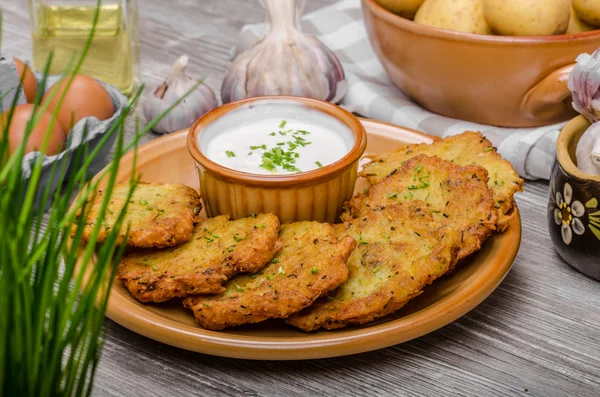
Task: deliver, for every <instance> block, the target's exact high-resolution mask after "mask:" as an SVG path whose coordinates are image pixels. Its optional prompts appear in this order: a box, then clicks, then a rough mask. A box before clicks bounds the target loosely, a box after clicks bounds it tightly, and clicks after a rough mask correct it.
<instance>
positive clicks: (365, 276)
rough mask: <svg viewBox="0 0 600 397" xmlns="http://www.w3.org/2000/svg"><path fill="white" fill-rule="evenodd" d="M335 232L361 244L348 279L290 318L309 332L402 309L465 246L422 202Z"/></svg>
mask: <svg viewBox="0 0 600 397" xmlns="http://www.w3.org/2000/svg"><path fill="white" fill-rule="evenodd" d="M335 231H336V235H337V236H338V238H343V237H344V236H350V237H354V238H355V239H356V240H357V241H358V245H357V247H356V249H354V251H353V252H352V254H351V255H350V258H349V259H348V269H349V274H348V280H347V281H346V283H344V284H343V285H342V286H340V287H339V288H338V289H336V290H335V291H334V292H333V294H332V295H330V296H328V297H326V298H322V299H319V300H318V301H317V302H316V303H315V304H314V305H312V306H310V307H308V308H306V309H305V310H303V311H301V312H299V313H297V314H294V315H292V316H290V317H289V318H288V319H287V320H286V322H287V323H288V324H291V325H293V326H295V327H298V328H300V329H302V330H304V331H314V330H316V329H319V328H326V329H336V328H342V327H345V326H346V325H348V324H364V323H368V322H370V321H373V320H375V319H377V318H379V317H383V316H386V315H388V314H390V313H393V312H395V311H397V310H398V309H400V308H401V307H402V306H404V305H405V304H406V303H407V302H408V301H409V300H410V299H412V298H414V297H415V296H417V295H419V294H420V293H421V292H422V290H423V288H424V287H425V286H426V285H428V284H431V282H432V281H433V280H435V279H436V278H438V277H440V276H442V275H443V274H445V273H446V272H448V271H449V270H451V269H452V266H453V264H454V263H455V262H456V260H455V256H456V252H457V249H458V244H459V243H460V235H459V233H456V232H452V231H451V230H450V228H448V227H447V226H445V225H444V224H440V223H439V222H436V221H434V219H433V217H432V215H431V211H430V210H429V208H428V207H427V205H426V204H425V203H423V202H421V201H414V202H410V203H402V204H394V205H389V206H387V207H385V208H383V209H381V210H375V211H369V212H367V213H366V214H365V215H364V216H363V217H361V218H360V219H356V220H353V221H351V222H347V223H344V224H339V225H335Z"/></svg>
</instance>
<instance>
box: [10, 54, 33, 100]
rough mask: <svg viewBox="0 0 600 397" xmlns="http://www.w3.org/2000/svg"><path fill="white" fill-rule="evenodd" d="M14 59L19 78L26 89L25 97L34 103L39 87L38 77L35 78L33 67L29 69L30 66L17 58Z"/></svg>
mask: <svg viewBox="0 0 600 397" xmlns="http://www.w3.org/2000/svg"><path fill="white" fill-rule="evenodd" d="M13 60H14V61H15V67H16V68H17V73H18V74H19V79H20V80H21V81H22V85H23V91H25V98H27V102H29V103H33V101H35V94H36V93H37V89H38V83H37V79H36V78H35V75H34V74H33V72H32V71H31V69H29V66H27V65H25V64H24V63H23V62H21V60H19V59H17V58H13ZM23 74H24V76H23Z"/></svg>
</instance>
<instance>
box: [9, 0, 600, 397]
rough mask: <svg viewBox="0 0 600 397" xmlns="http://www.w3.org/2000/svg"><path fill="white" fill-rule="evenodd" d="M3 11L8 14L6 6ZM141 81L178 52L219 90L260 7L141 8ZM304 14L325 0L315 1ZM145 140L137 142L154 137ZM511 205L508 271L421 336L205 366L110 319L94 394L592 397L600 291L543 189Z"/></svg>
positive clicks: (163, 69) (17, 8)
mask: <svg viewBox="0 0 600 397" xmlns="http://www.w3.org/2000/svg"><path fill="white" fill-rule="evenodd" d="M9 3H10V5H9ZM140 3H141V4H140V32H141V53H142V80H143V82H144V83H146V84H149V85H154V84H157V83H159V82H160V81H161V80H162V78H163V77H165V76H166V74H167V71H168V70H169V68H170V65H171V63H172V62H173V61H174V60H175V59H176V58H177V57H178V56H179V55H181V54H184V53H186V54H189V55H190V58H191V59H190V61H191V62H190V67H189V73H190V74H191V75H195V76H206V83H207V84H208V85H209V86H211V87H212V88H213V89H214V90H215V92H218V91H219V87H220V82H221V79H222V78H223V75H224V73H225V69H226V67H227V65H228V64H229V62H230V61H229V51H230V48H231V46H232V45H233V44H234V43H235V41H236V37H237V33H238V32H239V29H240V28H241V26H242V25H244V24H246V23H253V22H259V21H261V20H262V18H263V10H262V8H261V7H260V6H259V5H258V2H257V1H256V0H201V1H200V0H178V1H164V0H162V1H161V0H143V1H140ZM308 3H309V4H308V7H307V8H308V11H310V10H314V9H317V8H319V7H322V6H323V5H326V4H331V3H334V1H333V0H312V1H309V2H308ZM0 8H2V11H3V13H4V21H3V22H4V23H3V32H2V50H3V53H11V54H13V55H15V56H18V57H20V58H22V59H26V60H31V40H30V34H29V20H28V11H27V2H26V1H10V2H9V1H8V0H6V1H3V2H2V3H1V4H0ZM155 138H156V135H152V134H149V135H147V136H146V137H145V138H144V141H149V140H151V139H155ZM525 189H526V191H525V192H524V193H522V194H520V195H518V196H517V198H516V199H517V202H518V205H519V208H520V210H521V216H522V221H523V240H522V244H521V248H520V251H519V254H518V256H517V259H516V261H515V263H514V265H513V268H512V270H511V271H510V273H509V274H508V276H507V277H506V279H505V280H504V282H503V283H502V284H501V285H500V286H499V287H498V289H497V290H496V291H495V292H494V293H492V295H491V296H490V297H489V298H488V299H487V300H485V301H484V302H483V303H482V304H481V305H480V306H479V307H477V308H476V309H474V310H473V311H471V312H470V313H468V314H467V315H465V316H463V317H462V318H460V319H459V320H457V321H455V322H454V323H452V324H450V325H448V326H446V327H444V328H442V329H440V330H438V331H436V332H433V333H431V334H429V335H426V336H424V337H421V338H419V339H416V340H413V341H410V342H408V343H404V344H401V345H397V346H394V347H390V348H387V349H383V350H379V351H374V352H369V353H363V354H357V355H354V356H349V357H342V358H334V359H322V360H313V361H292V362H269V361H246V360H235V359H227V358H219V357H212V356H208V355H203V354H198V353H193V352H188V351H184V350H180V349H177V348H174V347H171V346H167V345H163V344H161V343H159V342H155V341H153V340H150V339H147V338H145V337H143V336H140V335H137V334H135V333H133V332H131V331H129V330H127V329H125V328H123V327H121V326H119V325H117V324H115V323H113V322H111V321H108V323H109V327H110V331H109V333H108V338H107V340H106V345H105V348H104V353H103V358H102V361H101V364H100V367H99V369H98V373H97V375H96V383H95V391H94V394H95V395H97V396H108V395H111V396H145V397H150V396H196V395H198V396H248V397H249V396H313V395H315V396H316V395H322V396H333V395H338V396H388V395H389V396H398V395H403V396H404V395H406V396H433V395H439V396H450V395H460V396H497V395H532V396H533V395H535V396H593V395H600V283H598V282H596V281H594V280H592V279H590V278H588V277H586V276H583V275H581V274H579V273H577V272H576V271H575V270H573V269H572V268H570V267H569V266H568V265H567V264H565V263H564V262H563V261H562V260H561V259H560V258H559V257H558V256H557V254H556V253H555V251H554V249H553V246H552V244H551V241H550V238H549V237H548V231H547V223H546V200H547V191H548V183H547V182H528V183H526V186H525Z"/></svg>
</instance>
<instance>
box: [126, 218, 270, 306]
mask: <svg viewBox="0 0 600 397" xmlns="http://www.w3.org/2000/svg"><path fill="white" fill-rule="evenodd" d="M278 233H279V219H277V217H276V216H275V215H273V214H261V215H257V216H255V217H249V218H243V219H238V220H235V221H230V220H229V217H228V216H225V215H223V216H217V217H215V218H211V219H207V220H205V221H203V222H202V223H199V224H198V225H196V227H195V228H194V233H193V235H192V238H191V239H190V240H189V241H187V242H185V243H183V244H181V245H179V246H177V247H172V248H166V249H162V250H139V251H135V252H132V253H130V254H128V255H126V256H125V257H124V258H123V260H122V261H121V263H120V264H119V267H118V269H117V277H118V278H119V279H120V280H122V281H123V282H124V283H125V286H126V287H127V288H128V289H129V291H130V292H131V294H132V295H133V297H134V298H136V299H137V300H139V301H140V302H164V301H167V300H169V299H171V298H175V297H184V296H187V295H194V294H216V293H220V292H222V291H224V290H225V289H224V288H223V285H222V284H223V282H224V281H226V280H227V279H229V278H230V277H232V276H234V275H235V274H237V273H239V272H256V271H259V270H260V269H262V268H263V267H264V266H265V264H267V263H268V262H269V261H270V260H271V259H272V258H273V256H274V255H275V253H276V252H277V251H278V250H279V249H280V248H281V244H280V243H279V241H278Z"/></svg>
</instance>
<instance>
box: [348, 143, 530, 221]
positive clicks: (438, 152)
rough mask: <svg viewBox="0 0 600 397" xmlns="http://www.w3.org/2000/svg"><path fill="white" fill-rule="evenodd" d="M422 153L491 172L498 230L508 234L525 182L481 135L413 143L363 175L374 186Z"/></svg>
mask: <svg viewBox="0 0 600 397" xmlns="http://www.w3.org/2000/svg"><path fill="white" fill-rule="evenodd" d="M419 154H426V155H428V156H438V157H440V158H442V159H444V160H448V161H452V162H454V163H456V164H458V165H463V166H466V165H480V166H482V167H484V168H485V169H487V171H488V175H489V178H490V179H489V181H488V186H489V187H490V189H492V191H493V192H494V201H495V206H496V209H497V212H498V222H497V223H498V230H499V231H504V230H505V229H506V228H507V227H508V223H509V222H510V220H511V219H512V217H513V216H514V210H513V208H514V205H515V204H514V201H513V196H514V194H515V193H516V192H518V191H522V190H523V179H521V178H520V177H519V175H518V174H517V172H516V171H515V170H514V168H513V167H512V165H511V164H510V162H508V161H507V160H504V159H503V158H502V157H501V156H500V154H498V152H497V151H496V149H495V148H494V147H493V146H492V143H491V142H490V141H489V140H487V139H486V138H485V137H484V136H483V135H482V134H481V133H480V132H472V131H466V132H464V133H462V134H459V135H454V136H451V137H448V138H444V139H441V140H438V141H436V142H433V143H432V144H426V143H421V144H411V145H406V146H403V147H401V148H400V149H398V150H396V151H393V152H388V153H384V154H380V155H377V156H372V157H371V161H372V162H371V163H369V164H367V165H365V166H364V168H363V171H362V172H361V173H360V174H359V176H362V177H364V178H366V179H367V181H368V182H369V183H370V184H372V185H374V184H376V183H378V182H379V181H381V180H382V179H383V178H385V177H386V176H387V175H389V174H390V173H391V172H393V171H394V170H395V169H397V168H400V167H401V166H402V163H404V162H405V161H406V160H408V159H410V158H412V157H415V156H417V155H419Z"/></svg>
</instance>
